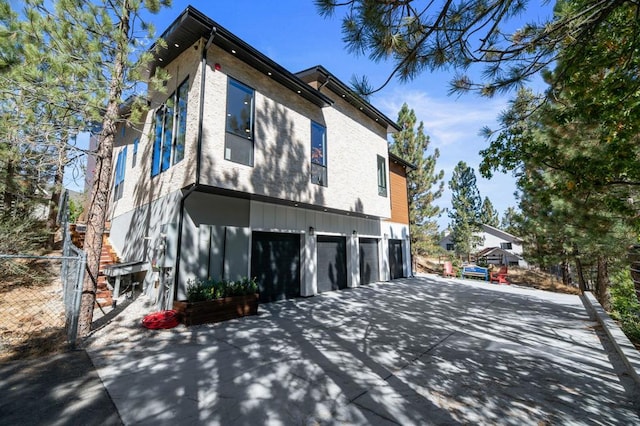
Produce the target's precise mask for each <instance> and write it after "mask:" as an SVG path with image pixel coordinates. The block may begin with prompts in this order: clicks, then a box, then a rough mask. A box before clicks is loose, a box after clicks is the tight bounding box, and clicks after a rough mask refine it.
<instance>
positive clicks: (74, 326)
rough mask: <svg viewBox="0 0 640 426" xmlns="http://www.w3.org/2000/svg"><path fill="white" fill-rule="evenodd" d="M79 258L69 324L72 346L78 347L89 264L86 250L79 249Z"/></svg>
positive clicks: (69, 336)
mask: <svg viewBox="0 0 640 426" xmlns="http://www.w3.org/2000/svg"><path fill="white" fill-rule="evenodd" d="M78 252H79V253H78V254H79V256H78V260H77V264H76V267H77V269H76V273H75V277H76V282H75V283H73V302H72V305H71V323H70V324H69V334H68V339H69V345H70V346H71V348H72V349H73V348H75V347H76V339H77V337H78V318H79V316H80V300H81V299H82V283H83V282H84V270H85V265H86V264H87V253H85V251H84V250H78Z"/></svg>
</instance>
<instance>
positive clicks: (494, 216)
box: [480, 197, 500, 228]
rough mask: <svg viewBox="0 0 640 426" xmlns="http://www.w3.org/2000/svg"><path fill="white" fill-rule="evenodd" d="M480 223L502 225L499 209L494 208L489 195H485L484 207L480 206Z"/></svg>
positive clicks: (495, 226)
mask: <svg viewBox="0 0 640 426" xmlns="http://www.w3.org/2000/svg"><path fill="white" fill-rule="evenodd" d="M480 223H483V224H485V225H489V226H493V227H494V228H497V227H498V226H500V218H499V216H498V211H497V210H496V209H494V208H493V204H492V203H491V200H489V197H484V200H483V201H482V207H481V208H480Z"/></svg>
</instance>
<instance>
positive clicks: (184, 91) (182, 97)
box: [173, 80, 189, 164]
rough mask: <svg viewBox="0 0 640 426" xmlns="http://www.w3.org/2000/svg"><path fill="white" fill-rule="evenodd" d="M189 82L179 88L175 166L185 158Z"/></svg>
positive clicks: (174, 148) (186, 81)
mask: <svg viewBox="0 0 640 426" xmlns="http://www.w3.org/2000/svg"><path fill="white" fill-rule="evenodd" d="M188 83H189V80H185V81H184V82H182V84H181V85H180V87H178V91H177V98H176V136H175V139H176V142H175V145H174V147H173V164H176V163H178V162H179V161H181V160H182V159H183V158H184V143H185V137H186V134H187V96H188V93H189V84H188Z"/></svg>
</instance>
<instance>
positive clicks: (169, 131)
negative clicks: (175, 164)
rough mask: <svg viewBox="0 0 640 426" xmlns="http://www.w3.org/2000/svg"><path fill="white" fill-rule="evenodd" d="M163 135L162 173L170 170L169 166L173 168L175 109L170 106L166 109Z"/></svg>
mask: <svg viewBox="0 0 640 426" xmlns="http://www.w3.org/2000/svg"><path fill="white" fill-rule="evenodd" d="M172 97H173V96H172ZM163 133H164V134H163V135H162V163H161V164H160V171H161V172H164V171H165V170H167V169H168V168H169V166H171V145H172V142H173V139H172V137H173V108H172V107H169V106H167V107H165V112H164V129H163Z"/></svg>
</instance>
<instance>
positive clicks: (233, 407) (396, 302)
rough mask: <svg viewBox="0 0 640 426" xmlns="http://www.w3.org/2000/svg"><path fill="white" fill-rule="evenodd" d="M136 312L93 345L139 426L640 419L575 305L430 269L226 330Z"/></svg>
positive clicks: (126, 413)
mask: <svg viewBox="0 0 640 426" xmlns="http://www.w3.org/2000/svg"><path fill="white" fill-rule="evenodd" d="M139 302H140V301H137V302H136V303H139ZM134 305H135V303H134ZM132 306H133V305H132ZM124 314H125V315H123V316H122V317H121V318H120V320H118V321H114V322H112V323H111V324H109V325H108V326H106V327H104V328H103V329H101V330H99V331H98V332H97V333H96V334H95V335H94V337H93V339H92V340H93V343H91V342H90V344H89V346H88V348H87V350H88V352H89V354H90V356H91V358H92V360H93V362H94V364H95V366H96V368H97V369H98V373H99V375H100V377H101V379H102V381H103V383H104V385H105V386H106V388H107V390H108V392H109V394H110V396H111V398H112V400H113V402H114V403H115V405H116V407H117V409H118V412H119V414H120V417H121V418H122V421H123V422H124V423H125V424H154V425H156V424H221V425H256V424H275V425H278V424H282V425H314V424H374V425H386V424H390V425H393V424H401V425H411V424H517V425H522V424H532V425H545V424H563V425H566V424H578V425H579V424H585V425H586V424H607V425H609V424H620V425H629V424H640V417H639V415H638V413H639V411H638V406H637V403H636V402H635V401H637V399H636V398H637V392H636V391H637V389H636V388H635V387H634V382H633V381H632V380H630V379H629V378H628V377H627V376H625V373H624V371H623V369H622V367H621V366H620V363H619V359H618V358H616V356H615V355H614V352H613V351H612V350H611V348H610V347H609V344H608V342H607V341H606V339H604V337H603V333H602V331H601V330H600V329H599V327H598V326H597V324H596V323H595V322H592V321H590V319H589V317H588V315H587V313H586V311H585V309H584V307H583V306H582V303H581V302H580V299H579V298H578V297H577V296H570V295H560V294H554V293H548V292H543V291H537V290H532V289H524V288H516V287H509V286H497V285H495V284H488V283H484V282H482V283H481V282H471V281H465V280H455V279H448V280H445V279H441V278H438V277H435V276H423V277H417V278H411V279H403V280H397V281H394V282H391V283H378V284H373V285H369V286H366V287H361V288H358V289H349V290H344V291H340V292H334V293H325V294H323V295H321V296H317V297H312V298H308V299H296V300H290V301H285V302H279V303H272V304H266V305H261V306H260V314H259V315H258V316H254V317H247V318H243V319H239V320H233V321H228V322H226V323H221V324H216V325H206V326H197V327H190V328H185V327H183V326H180V327H179V328H176V329H173V330H163V331H150V330H145V329H142V328H141V327H140V326H139V321H140V319H141V318H140V316H139V315H137V316H135V315H129V317H127V315H126V314H127V311H126V310H125V312H124Z"/></svg>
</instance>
